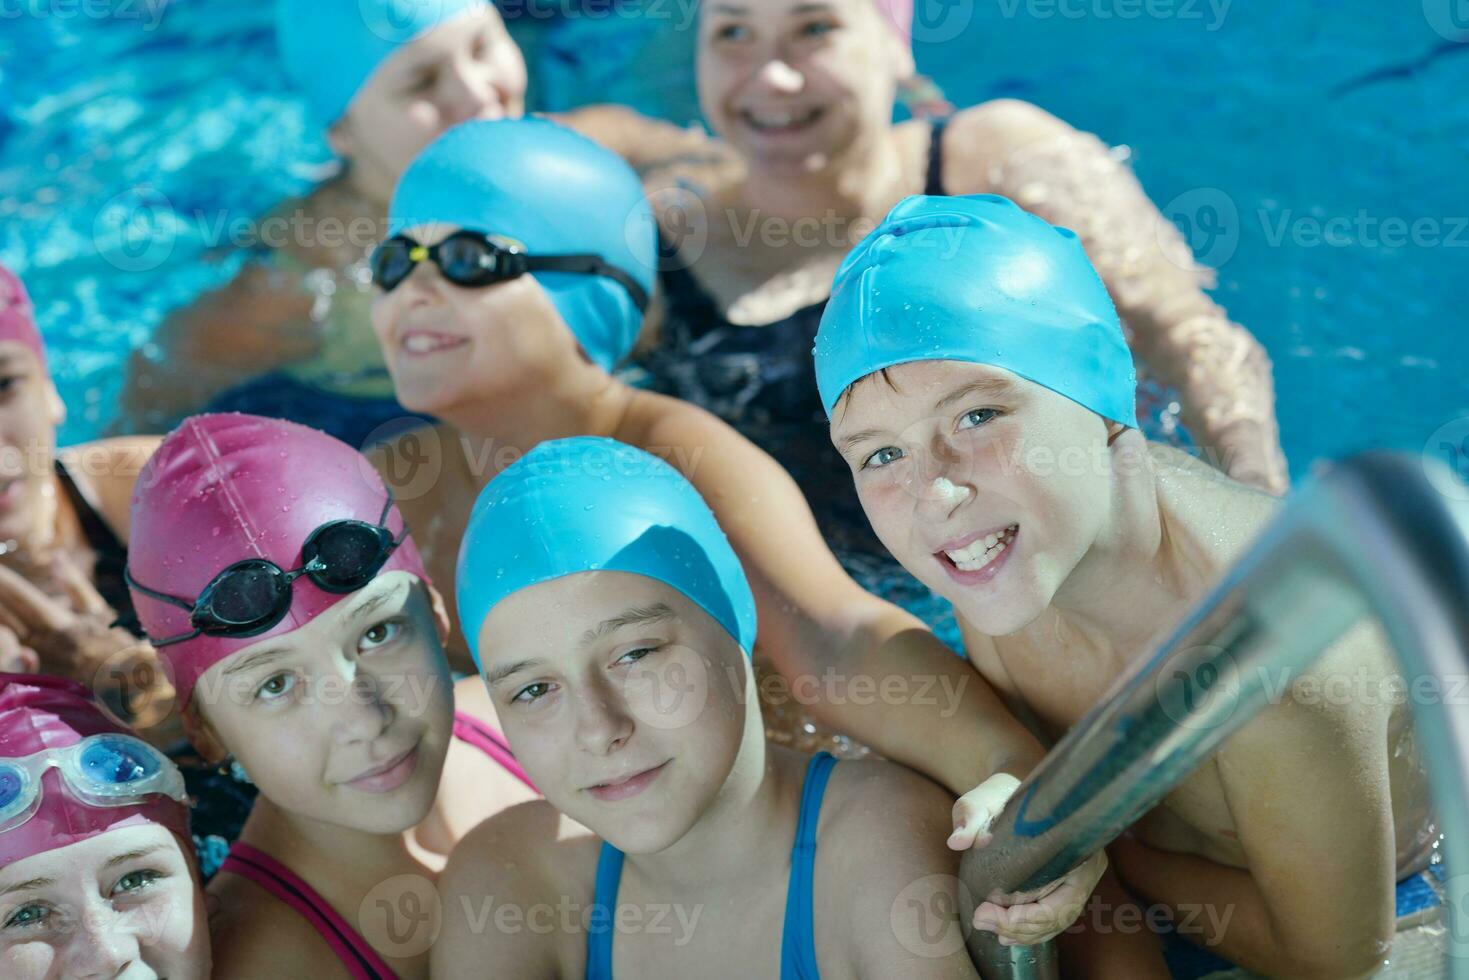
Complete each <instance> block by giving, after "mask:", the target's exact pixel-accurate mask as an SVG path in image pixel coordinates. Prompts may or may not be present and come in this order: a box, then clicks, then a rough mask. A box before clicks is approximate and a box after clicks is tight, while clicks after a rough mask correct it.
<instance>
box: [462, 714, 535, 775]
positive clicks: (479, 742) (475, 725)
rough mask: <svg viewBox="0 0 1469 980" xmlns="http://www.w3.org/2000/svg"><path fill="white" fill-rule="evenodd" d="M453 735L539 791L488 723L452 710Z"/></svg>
mask: <svg viewBox="0 0 1469 980" xmlns="http://www.w3.org/2000/svg"><path fill="white" fill-rule="evenodd" d="M454 737H455V738H457V739H459V740H460V741H461V742H468V743H469V744H470V745H473V746H474V747H475V748H477V749H479V750H480V751H481V752H483V753H484V754H485V755H487V756H489V757H490V758H491V759H494V760H495V761H496V762H498V763H500V765H501V766H502V767H503V768H504V769H505V771H506V772H508V773H510V775H512V776H514V777H515V778H516V779H518V780H520V781H521V782H522V783H525V785H527V786H529V787H530V788H531V789H532V790H533V791H534V792H536V793H539V792H540V790H538V789H536V784H535V783H533V782H531V781H530V777H529V776H527V775H526V774H525V770H524V769H522V768H520V763H518V762H516V761H515V754H514V753H513V752H511V751H510V746H509V745H508V744H506V742H505V737H504V736H503V735H501V734H500V733H499V732H497V731H495V730H494V729H493V728H491V727H490V726H489V725H486V724H485V723H484V722H482V721H480V720H479V719H477V718H475V717H474V716H472V715H467V714H465V713H464V712H462V711H456V712H454Z"/></svg>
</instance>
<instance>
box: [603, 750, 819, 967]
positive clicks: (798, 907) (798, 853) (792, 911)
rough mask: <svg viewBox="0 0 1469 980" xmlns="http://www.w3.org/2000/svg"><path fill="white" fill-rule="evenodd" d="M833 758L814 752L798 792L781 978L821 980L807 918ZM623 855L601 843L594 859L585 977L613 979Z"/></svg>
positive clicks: (810, 922)
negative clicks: (818, 832) (614, 933)
mask: <svg viewBox="0 0 1469 980" xmlns="http://www.w3.org/2000/svg"><path fill="white" fill-rule="evenodd" d="M836 762H837V760H836V758H835V757H834V756H832V755H830V754H829V753H826V752H818V753H817V754H816V755H814V756H812V757H811V762H810V763H809V764H808V765H807V766H806V783H805V786H804V787H803V788H802V790H801V812H800V815H799V816H798V817H797V818H796V844H795V846H794V847H793V848H791V878H790V884H788V885H787V886H786V914H785V925H784V926H783V927H782V930H781V942H780V975H781V980H820V977H821V974H820V973H819V972H818V971H817V969H816V937H815V922H814V919H813V916H812V909H811V903H812V898H813V888H812V885H813V883H814V882H815V879H816V826H817V823H818V822H819V821H820V819H821V799H822V797H823V796H825V795H826V783H827V780H828V779H829V778H830V777H831V770H832V767H833V766H835V765H836ZM622 862H623V854H622V852H621V851H619V850H618V849H617V848H615V847H613V846H612V845H611V844H608V843H606V842H603V844H602V853H601V856H600V857H599V858H598V859H597V881H596V885H595V886H594V889H593V897H592V912H591V920H590V922H589V923H588V927H587V980H612V923H613V920H614V915H613V910H614V909H615V908H616V905H617V887H618V885H619V884H620V883H621V881H622Z"/></svg>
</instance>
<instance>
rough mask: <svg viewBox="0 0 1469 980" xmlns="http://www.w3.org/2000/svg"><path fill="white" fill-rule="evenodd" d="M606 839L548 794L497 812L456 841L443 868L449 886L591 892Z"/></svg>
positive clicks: (540, 892) (558, 892)
mask: <svg viewBox="0 0 1469 980" xmlns="http://www.w3.org/2000/svg"><path fill="white" fill-rule="evenodd" d="M601 847H602V842H601V840H600V839H599V838H598V837H597V836H596V835H595V834H593V833H592V832H591V831H590V830H588V829H587V828H585V827H583V826H582V825H581V824H579V823H577V822H576V821H575V820H572V819H571V818H570V817H568V816H566V815H564V814H562V813H561V812H560V811H558V810H557V809H556V808H555V807H554V806H552V805H551V804H550V803H548V802H547V801H546V800H531V801H529V802H526V803H518V804H516V805H515V806H512V807H509V808H507V809H505V810H502V811H500V812H499V813H497V814H495V816H493V817H491V818H490V819H488V820H486V821H484V822H483V823H481V824H479V825H478V826H476V827H475V828H474V829H473V830H471V831H470V832H469V833H467V834H465V835H464V838H463V839H462V840H460V842H459V843H458V844H457V845H456V846H455V848H454V851H453V853H451V854H450V855H449V863H448V866H447V867H446V868H445V869H444V874H443V879H442V880H443V882H444V886H445V889H446V890H451V891H452V890H465V889H476V890H478V889H482V888H487V887H488V888H489V889H490V890H493V889H494V888H497V887H498V888H504V887H506V886H513V887H514V888H515V890H516V891H517V892H519V893H521V894H525V893H526V892H531V893H537V894H551V893H554V894H557V895H562V894H564V895H575V894H579V893H580V891H581V890H582V888H583V886H584V887H585V889H586V890H587V893H588V894H590V889H591V887H592V883H593V881H594V879H595V875H596V866H597V858H598V857H599V856H600V854H601Z"/></svg>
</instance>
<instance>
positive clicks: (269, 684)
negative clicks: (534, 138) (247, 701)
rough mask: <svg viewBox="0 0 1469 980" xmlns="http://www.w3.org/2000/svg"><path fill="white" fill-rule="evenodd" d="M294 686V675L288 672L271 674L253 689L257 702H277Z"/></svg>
mask: <svg viewBox="0 0 1469 980" xmlns="http://www.w3.org/2000/svg"><path fill="white" fill-rule="evenodd" d="M295 686H296V675H295V674H292V673H290V672H289V671H282V672H281V673H279V674H271V675H270V676H269V677H267V678H266V679H265V681H264V682H263V683H262V684H261V685H260V686H259V687H257V688H256V689H255V699H256V700H257V701H279V700H280V699H281V698H283V697H285V696H286V695H287V694H289V693H290V692H291V689H292V688H294V687H295Z"/></svg>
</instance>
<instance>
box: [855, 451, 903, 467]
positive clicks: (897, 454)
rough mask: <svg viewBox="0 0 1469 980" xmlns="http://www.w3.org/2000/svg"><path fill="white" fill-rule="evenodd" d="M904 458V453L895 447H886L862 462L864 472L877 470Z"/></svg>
mask: <svg viewBox="0 0 1469 980" xmlns="http://www.w3.org/2000/svg"><path fill="white" fill-rule="evenodd" d="M902 458H903V451H902V450H901V449H897V448H894V447H893V446H884V447H882V448H881V449H879V450H878V451H877V452H875V453H873V454H872V455H871V456H868V457H867V458H866V459H864V460H863V461H862V468H863V469H864V470H875V469H878V468H880V467H883V466H886V465H888V464H889V463H892V462H895V461H897V460H899V459H902Z"/></svg>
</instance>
